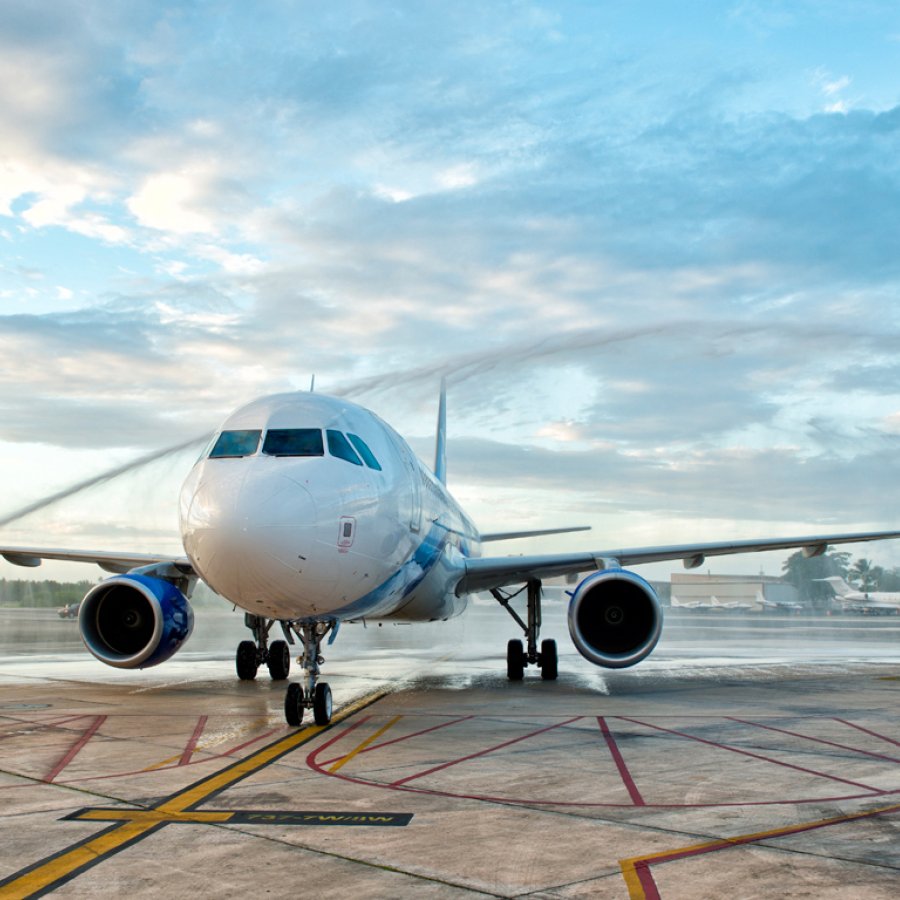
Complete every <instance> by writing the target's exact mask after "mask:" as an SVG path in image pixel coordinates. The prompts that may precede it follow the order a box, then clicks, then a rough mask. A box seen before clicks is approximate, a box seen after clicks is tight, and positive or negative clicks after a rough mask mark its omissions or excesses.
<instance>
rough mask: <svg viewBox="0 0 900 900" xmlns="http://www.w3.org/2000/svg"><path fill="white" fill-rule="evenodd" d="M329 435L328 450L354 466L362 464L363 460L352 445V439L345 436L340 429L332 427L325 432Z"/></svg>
mask: <svg viewBox="0 0 900 900" xmlns="http://www.w3.org/2000/svg"><path fill="white" fill-rule="evenodd" d="M325 434H326V435H327V436H328V452H329V453H330V454H331V455H332V456H336V457H337V458H338V459H345V460H346V461H347V462H349V463H353V465H354V466H361V465H362V460H361V459H360V458H359V457H358V456H357V455H356V451H355V450H354V449H353V448H352V447H351V446H350V441H348V440H347V438H345V437H344V435H343V434H342V433H341V432H340V431H332V430H331V429H330V428H329V429H328V431H326V432H325Z"/></svg>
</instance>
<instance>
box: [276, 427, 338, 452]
mask: <svg viewBox="0 0 900 900" xmlns="http://www.w3.org/2000/svg"><path fill="white" fill-rule="evenodd" d="M262 452H263V453H264V454H265V455H266V456H324V455H325V445H324V443H323V441H322V432H321V430H320V429H318V428H270V429H269V430H268V431H267V432H266V439H265V441H264V442H263V449H262Z"/></svg>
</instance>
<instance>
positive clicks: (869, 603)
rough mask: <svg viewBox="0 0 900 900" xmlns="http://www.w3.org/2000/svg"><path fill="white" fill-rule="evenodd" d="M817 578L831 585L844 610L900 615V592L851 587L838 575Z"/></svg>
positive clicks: (869, 613) (867, 613)
mask: <svg viewBox="0 0 900 900" xmlns="http://www.w3.org/2000/svg"><path fill="white" fill-rule="evenodd" d="M816 580H817V581H825V582H827V583H828V584H829V585H830V587H831V589H832V590H833V591H834V595H835V598H836V599H837V601H838V603H839V604H840V605H841V609H842V610H843V612H855V613H862V614H864V615H876V616H877V615H882V616H893V615H900V592H897V591H861V590H859V589H858V588H855V587H851V586H850V585H849V584H847V582H846V581H844V579H843V578H840V577H839V576H836V575H832V576H831V577H830V578H817V579H816Z"/></svg>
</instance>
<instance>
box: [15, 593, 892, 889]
mask: <svg viewBox="0 0 900 900" xmlns="http://www.w3.org/2000/svg"><path fill="white" fill-rule="evenodd" d="M895 623H896V624H895ZM0 635H2V637H0V796H2V798H3V801H4V802H3V803H2V805H0V810H2V812H0V897H24V896H39V895H41V894H44V893H49V894H52V895H53V896H60V897H86V896H96V895H104V896H107V895H110V894H115V895H122V894H126V893H127V894H131V895H136V896H150V895H151V894H152V895H158V894H161V893H164V894H165V895H168V896H172V897H187V896H196V895H202V896H238V895H242V894H251V893H252V894H253V895H264V896H273V897H280V896H288V895H296V894H298V893H301V894H304V895H306V894H313V895H315V896H317V897H325V898H329V897H335V898H337V897H341V898H343V897H347V896H353V897H363V898H365V897H432V896H433V897H465V896H472V897H475V896H496V897H526V896H527V897H534V898H575V897H611V898H612V897H632V898H637V897H645V898H653V897H662V898H682V897H691V898H693V897H721V896H726V895H727V896H729V897H737V898H742V897H747V898H751V897H760V898H762V897H767V898H768V897H772V896H778V897H816V898H820V897H826V898H827V897H835V898H836V897H841V898H846V897H848V896H852V897H884V898H887V897H891V898H893V897H895V896H897V895H898V892H900V725H898V716H897V711H898V702H900V640H898V638H900V618H896V619H895V618H894V617H891V618H888V619H882V620H865V619H863V618H849V617H848V618H840V619H826V618H818V619H801V618H797V617H793V616H790V617H785V616H781V617H779V616H753V617H751V616H744V617H737V616H734V615H733V614H728V613H714V614H699V615H698V614H691V613H685V614H682V615H677V616H669V618H668V619H667V623H666V629H665V632H664V639H663V642H662V643H661V645H660V647H659V648H658V650H657V652H656V653H655V654H654V655H653V656H652V657H651V658H650V659H648V660H646V661H645V662H644V663H641V664H640V665H638V666H637V667H635V668H633V669H630V670H627V671H621V672H609V671H603V670H600V669H596V668H595V667H593V666H591V665H590V664H588V663H587V662H585V661H584V660H582V659H581V657H579V656H578V654H577V653H576V651H575V650H574V649H573V648H572V647H571V644H570V643H569V641H568V635H567V632H566V629H565V624H564V621H563V609H562V607H561V606H551V607H550V608H549V609H548V610H547V611H546V614H545V628H544V635H545V636H547V637H556V638H557V639H558V640H559V642H560V650H561V654H560V678H559V680H558V681H557V682H555V683H550V682H547V683H545V682H542V681H541V679H540V678H539V677H538V676H537V673H536V672H534V671H529V672H528V673H526V679H525V681H524V682H522V683H518V684H511V683H509V682H507V681H506V678H505V666H504V662H503V658H502V656H503V650H504V648H505V642H506V640H507V639H508V638H509V637H513V636H515V630H514V628H513V626H512V623H511V622H509V623H508V622H507V621H506V619H505V614H503V612H502V610H495V609H493V608H491V607H489V606H481V605H478V606H475V607H474V608H473V609H472V610H470V612H469V614H467V615H466V616H464V617H463V618H462V619H460V620H456V621H453V622H449V623H439V624H434V625H428V626H393V627H387V626H385V627H384V628H381V629H379V628H374V627H369V628H366V629H363V628H362V627H361V626H347V627H345V628H343V629H342V631H341V634H340V635H339V637H338V640H337V642H336V643H335V645H334V646H333V647H331V648H328V652H327V661H326V664H325V667H324V669H325V673H326V677H327V680H328V681H329V683H330V684H331V686H332V689H333V691H334V695H335V700H336V702H337V704H338V705H339V711H338V713H337V714H336V716H335V721H334V722H333V724H332V726H331V727H329V728H327V729H319V728H316V727H307V728H300V729H291V728H288V727H287V726H286V725H285V724H284V721H283V717H282V711H281V706H282V698H283V692H284V685H283V683H282V684H276V683H272V682H271V681H269V680H268V677H263V673H261V674H260V677H259V678H258V679H257V681H255V682H251V683H240V682H238V681H237V679H236V678H235V676H234V669H233V658H232V655H233V652H234V646H235V644H236V642H237V641H238V640H240V639H242V638H243V637H244V636H245V634H244V629H243V628H242V626H241V617H240V616H238V615H236V614H235V615H229V614H228V612H227V611H218V610H211V609H208V610H207V609H203V610H199V611H198V622H197V628H196V630H195V634H194V636H193V637H192V638H191V641H190V642H189V643H188V645H187V646H186V647H185V648H184V649H183V650H182V651H181V652H180V653H179V654H178V655H177V656H176V657H175V658H174V659H173V660H171V661H170V662H169V663H167V664H164V665H163V666H161V667H159V668H157V669H153V670H149V671H147V672H119V671H117V670H113V669H109V668H106V667H104V666H102V665H101V664H100V663H97V662H95V661H93V660H92V659H91V658H90V657H89V656H87V655H86V654H85V653H84V652H83V651H79V650H78V646H79V640H78V636H77V626H76V625H75V624H74V623H73V622H66V621H62V620H59V619H58V618H56V617H55V613H54V612H53V611H27V610H13V611H2V612H0Z"/></svg>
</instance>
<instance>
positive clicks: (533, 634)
mask: <svg viewBox="0 0 900 900" xmlns="http://www.w3.org/2000/svg"><path fill="white" fill-rule="evenodd" d="M524 590H527V591H528V622H527V624H526V623H525V622H523V621H522V618H521V617H520V616H519V614H518V613H517V612H516V611H515V610H514V609H513V608H512V607H511V606H510V605H509V601H510V600H512V599H513V597H516V596H518V595H519V594H521V593H522V591H524ZM491 594H493V596H494V599H495V600H496V601H497V602H498V603H499V604H500V605H501V606H502V607H503V608H504V609H505V610H506V611H507V612H508V613H509V614H510V615H511V616H512V617H513V619H515V621H516V622H517V623H518V625H519V627H520V628H521V629H522V631H523V632H524V634H525V640H526V643H527V649H526V647H525V646H523V644H522V641H520V640H517V639H516V640H512V641H510V642H509V643H508V644H507V645H506V676H507V678H509V680H510V681H521V680H522V679H523V678H524V677H525V667H526V666H539V667H540V670H541V678H543V679H544V680H545V681H555V680H556V676H557V672H558V665H557V653H556V641H554V640H544V641H541V649H540V652H538V638H539V637H540V635H541V583H540V581H537V580H533V581H529V582H528V583H527V584H526V585H525V587H523V588H522V589H521V590H519V591H517V592H516V593H515V594H505V593H503V591H500V590H498V589H497V588H494V589H493V590H492V591H491Z"/></svg>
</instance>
